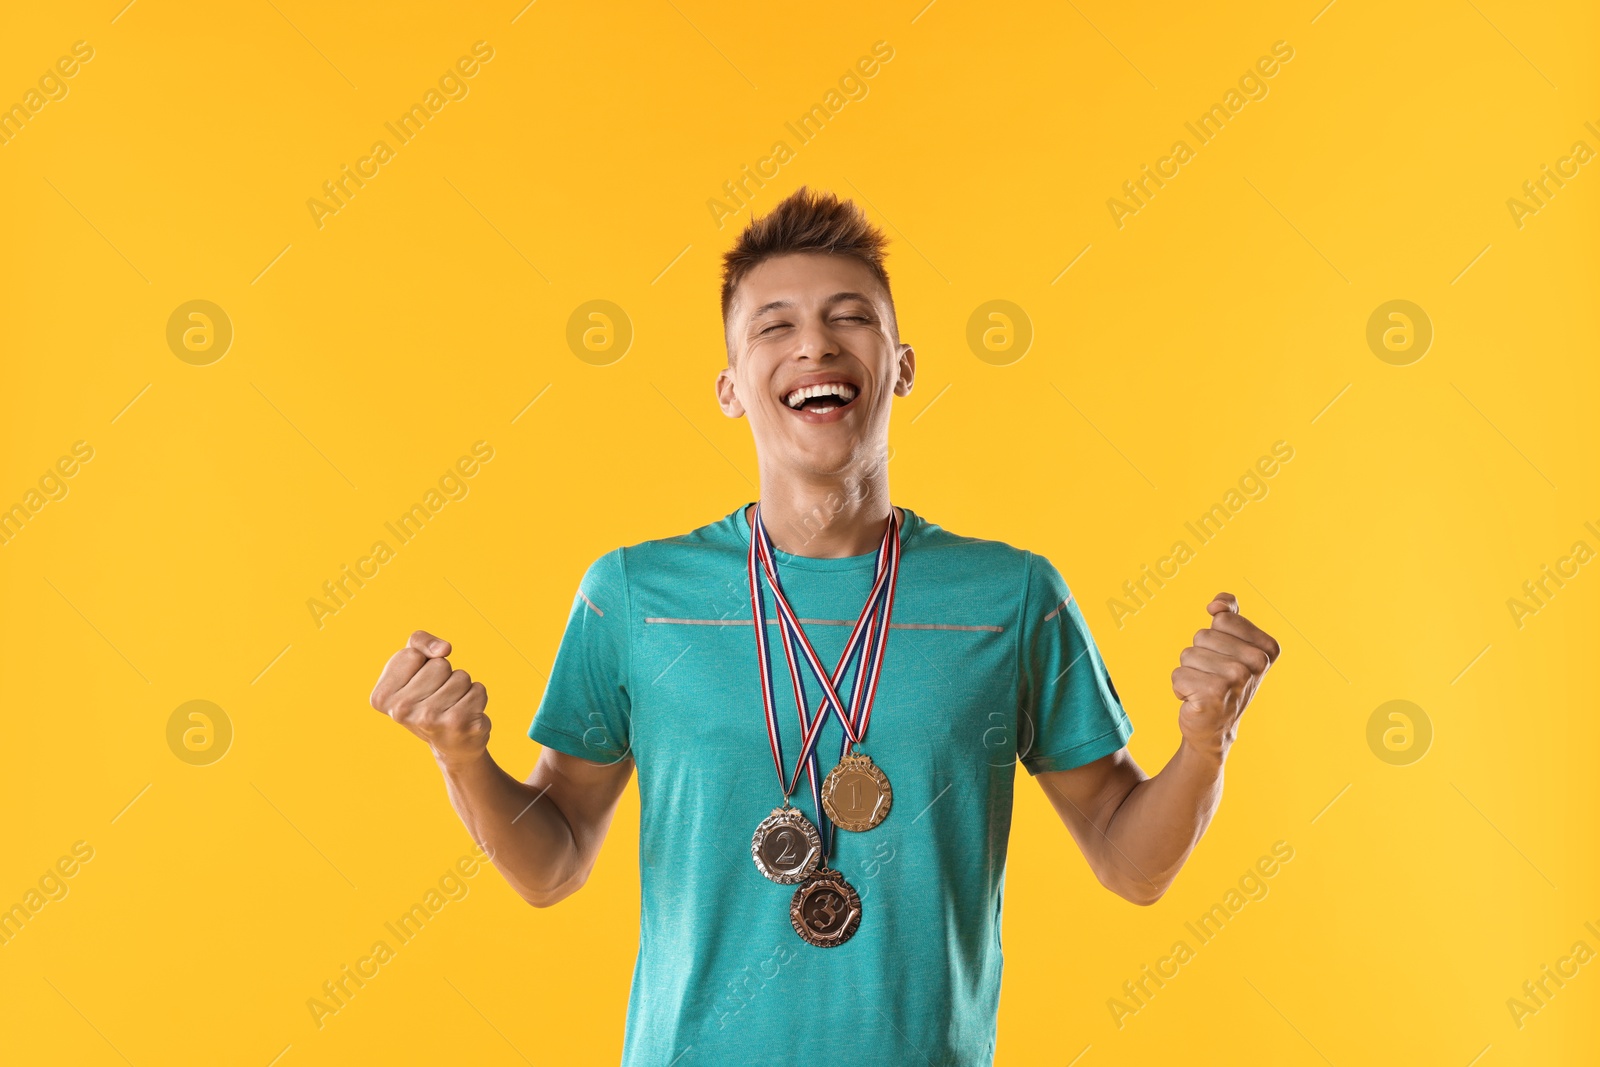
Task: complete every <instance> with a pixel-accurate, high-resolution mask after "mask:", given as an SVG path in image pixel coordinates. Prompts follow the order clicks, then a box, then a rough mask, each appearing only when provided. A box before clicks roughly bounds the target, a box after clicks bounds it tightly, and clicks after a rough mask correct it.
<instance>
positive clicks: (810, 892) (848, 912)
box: [789, 867, 861, 948]
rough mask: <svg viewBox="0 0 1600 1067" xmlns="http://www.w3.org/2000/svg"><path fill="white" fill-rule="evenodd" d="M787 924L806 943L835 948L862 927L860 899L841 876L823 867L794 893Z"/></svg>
mask: <svg viewBox="0 0 1600 1067" xmlns="http://www.w3.org/2000/svg"><path fill="white" fill-rule="evenodd" d="M789 922H790V923H792V924H793V925H794V932H795V933H797V934H799V935H800V936H801V937H802V938H804V939H805V940H806V941H807V942H808V943H810V944H813V945H816V946H817V947H818V948H836V947H838V946H839V945H842V944H844V943H845V942H846V941H848V940H850V938H851V937H852V936H853V935H854V934H855V932H856V929H857V927H859V926H860V925H861V897H860V896H859V895H858V894H857V893H856V891H855V888H854V887H853V886H851V884H850V883H849V882H847V881H845V880H844V875H842V874H840V873H839V872H838V871H835V870H832V869H831V868H827V867H824V868H822V869H821V870H819V871H818V872H817V873H816V874H814V875H812V876H811V877H810V878H808V879H807V880H806V882H805V884H804V885H802V886H801V887H800V888H799V889H796V890H795V891H794V899H793V900H792V901H790V903H789Z"/></svg>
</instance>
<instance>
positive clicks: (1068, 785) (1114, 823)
mask: <svg viewBox="0 0 1600 1067" xmlns="http://www.w3.org/2000/svg"><path fill="white" fill-rule="evenodd" d="M1206 610H1207V611H1209V612H1210V613H1211V625H1210V627H1209V628H1207V629H1204V630H1201V631H1199V632H1198V633H1196V634H1195V635H1194V642H1193V643H1192V644H1191V645H1190V646H1189V647H1188V648H1186V649H1184V650H1183V652H1182V654H1181V655H1179V657H1178V668H1177V670H1175V671H1173V672H1172V691H1173V693H1174V694H1176V695H1177V697H1178V699H1179V700H1181V701H1183V704H1182V705H1181V706H1180V707H1179V709H1178V729H1179V730H1180V732H1181V733H1182V735H1183V740H1182V741H1181V742H1180V743H1179V745H1178V751H1177V753H1176V754H1174V755H1173V757H1172V759H1170V760H1169V761H1168V762H1167V765H1166V766H1165V767H1163V768H1162V769H1161V772H1160V773H1159V774H1157V775H1156V776H1155V777H1154V778H1152V777H1150V776H1149V775H1147V774H1145V773H1144V771H1143V770H1142V769H1141V768H1140V767H1139V765H1138V764H1137V763H1136V762H1134V759H1133V757H1132V756H1131V755H1129V754H1128V750H1127V749H1126V748H1123V749H1120V750H1119V751H1117V752H1114V753H1112V754H1111V755H1109V756H1106V757H1104V758H1102V759H1097V760H1095V761H1093V762H1092V763H1087V764H1084V765H1083V766H1081V767H1074V768H1072V769H1070V770H1063V771H1046V772H1043V773H1040V774H1038V775H1035V777H1036V778H1037V779H1038V780H1039V784H1040V785H1041V786H1042V787H1043V788H1044V791H1045V794H1046V795H1047V796H1048V797H1049V798H1050V803H1051V804H1053V805H1054V806H1055V809H1056V813H1057V814H1059V815H1060V816H1061V821H1062V822H1063V823H1065V824H1066V826H1067V829H1068V830H1069V831H1071V833H1072V837H1073V839H1074V840H1075V841H1076V842H1077V843H1078V847H1079V848H1080V849H1081V850H1082V851H1083V854H1084V857H1085V858H1086V859H1088V861H1089V866H1090V867H1091V868H1092V869H1093V870H1094V873H1095V877H1097V878H1099V879H1100V883H1101V884H1102V885H1104V886H1105V887H1106V888H1108V889H1110V890H1111V891H1112V892H1114V893H1116V894H1117V895H1119V896H1121V897H1124V898H1126V899H1128V900H1131V901H1132V902H1134V903H1135V904H1154V903H1155V902H1156V901H1157V900H1159V899H1160V898H1161V895H1162V894H1163V893H1165V892H1166V891H1167V888H1168V887H1169V886H1170V885H1172V881H1173V879H1174V878H1176V877H1177V875H1178V871H1179V870H1180V869H1181V868H1182V867H1183V864H1184V861H1185V860H1187V859H1188V858H1189V853H1190V852H1192V851H1194V847H1195V845H1196V844H1198V843H1199V841H1200V837H1201V835H1203V834H1204V833H1205V832H1206V827H1207V826H1209V825H1210V824H1211V817H1212V815H1214V814H1215V813H1216V810H1217V805H1218V803H1219V802H1220V801H1221V800H1222V768H1223V764H1225V763H1226V762H1227V758H1228V752H1229V750H1230V749H1231V748H1232V747H1233V742H1234V739H1235V738H1236V737H1237V736H1238V730H1239V717H1240V716H1241V715H1243V714H1244V709H1245V707H1246V706H1247V705H1248V704H1249V703H1250V699H1251V697H1253V696H1255V692H1256V688H1257V687H1258V686H1259V685H1260V684H1261V678H1262V676H1263V675H1264V674H1266V672H1267V669H1268V668H1269V667H1271V666H1272V664H1274V663H1276V662H1277V660H1278V653H1279V647H1278V642H1276V641H1274V640H1273V639H1272V637H1271V635H1269V634H1267V633H1266V632H1265V631H1263V630H1262V629H1261V628H1260V627H1258V626H1256V625H1255V624H1254V623H1252V622H1251V621H1250V620H1249V619H1246V618H1245V617H1244V616H1243V615H1240V614H1239V602H1238V600H1237V599H1236V598H1235V597H1234V596H1233V594H1231V593H1218V594H1217V596H1216V598H1215V599H1213V600H1212V601H1211V603H1210V604H1209V605H1207V606H1206Z"/></svg>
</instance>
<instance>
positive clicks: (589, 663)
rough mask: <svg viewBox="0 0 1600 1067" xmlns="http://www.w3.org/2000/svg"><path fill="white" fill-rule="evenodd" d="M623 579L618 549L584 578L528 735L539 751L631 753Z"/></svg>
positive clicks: (592, 755)
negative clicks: (549, 749) (550, 749)
mask: <svg viewBox="0 0 1600 1067" xmlns="http://www.w3.org/2000/svg"><path fill="white" fill-rule="evenodd" d="M628 608H629V604H628V576H627V567H626V562H625V560H624V559H623V549H620V548H619V549H616V550H614V551H612V552H608V553H606V554H605V555H604V556H601V557H600V558H599V559H597V560H595V561H594V563H592V564H590V565H589V569H588V570H587V571H585V572H584V575H583V580H582V581H581V582H580V583H579V584H578V592H577V595H575V596H574V597H573V598H572V612H571V614H570V615H568V617H567V628H566V630H565V631H564V632H563V633H562V635H561V644H560V646H559V647H558V648H557V649H556V659H555V664H554V666H552V667H551V668H550V681H549V684H547V685H546V686H545V690H544V698H543V699H542V700H540V701H539V707H538V710H537V711H536V712H535V713H534V717H533V725H532V726H531V727H529V729H528V736H529V737H531V738H533V739H534V740H535V741H537V742H538V743H539V744H541V745H543V746H545V747H546V748H553V749H555V750H556V751H558V752H565V753H566V754H567V755H569V756H577V757H579V758H580V759H586V760H590V761H592V762H595V763H615V762H617V761H618V760H620V759H622V758H623V757H624V756H626V755H627V754H628V751H629V749H630V747H631V737H630V711H631V707H632V697H631V693H630V686H629V678H628V673H629V672H628V668H629V642H628V636H629V635H628V618H629V610H628Z"/></svg>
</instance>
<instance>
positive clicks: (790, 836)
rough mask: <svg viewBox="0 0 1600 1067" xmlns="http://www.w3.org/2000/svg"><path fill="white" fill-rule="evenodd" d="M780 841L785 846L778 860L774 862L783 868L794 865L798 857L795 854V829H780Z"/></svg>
mask: <svg viewBox="0 0 1600 1067" xmlns="http://www.w3.org/2000/svg"><path fill="white" fill-rule="evenodd" d="M778 843H779V844H780V845H782V846H783V852H782V853H780V854H779V856H778V858H777V859H776V860H774V861H773V862H774V863H776V864H777V865H778V866H779V867H783V868H789V867H793V866H794V861H795V860H796V859H797V858H798V857H796V856H795V854H794V831H793V830H779V831H778Z"/></svg>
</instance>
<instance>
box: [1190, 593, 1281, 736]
mask: <svg viewBox="0 0 1600 1067" xmlns="http://www.w3.org/2000/svg"><path fill="white" fill-rule="evenodd" d="M1206 610H1207V611H1209V612H1210V613H1211V628H1210V629H1207V630H1201V631H1200V632H1198V633H1196V634H1195V635H1194V643H1193V644H1191V645H1190V646H1189V647H1188V648H1186V649H1184V650H1183V652H1182V653H1181V654H1180V655H1179V656H1178V663H1179V667H1178V669H1177V670H1175V671H1173V672H1172V691H1173V692H1174V693H1175V694H1177V696H1178V699H1179V700H1182V701H1183V706H1182V707H1180V708H1179V709H1178V729H1180V730H1181V731H1182V732H1183V738H1184V740H1185V741H1187V742H1188V743H1189V744H1191V745H1194V746H1195V747H1196V748H1198V749H1199V750H1200V751H1201V752H1205V753H1207V754H1210V755H1215V756H1218V757H1221V756H1225V755H1226V754H1227V751H1228V749H1229V747H1230V746H1232V744H1233V741H1234V738H1235V737H1236V736H1237V735H1238V730H1239V716H1241V715H1243V714H1244V709H1245V705H1247V704H1249V703H1250V698H1251V697H1253V696H1255V692H1256V687H1257V686H1259V685H1260V684H1261V676H1262V675H1264V674H1266V673H1267V668H1268V667H1271V666H1272V665H1273V664H1274V663H1276V662H1277V661H1278V652H1279V648H1278V642H1276V641H1274V640H1273V639H1272V636H1271V635H1270V634H1268V633H1266V632H1265V631H1264V630H1262V629H1261V628H1260V627H1259V626H1257V625H1256V624H1255V623H1253V622H1251V621H1250V620H1249V619H1247V618H1245V617H1244V616H1243V615H1240V614H1239V601H1238V599H1237V598H1235V597H1234V595H1233V594H1232V593H1218V594H1217V595H1216V597H1215V599H1213V600H1212V601H1211V603H1210V604H1207V605H1206Z"/></svg>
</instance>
